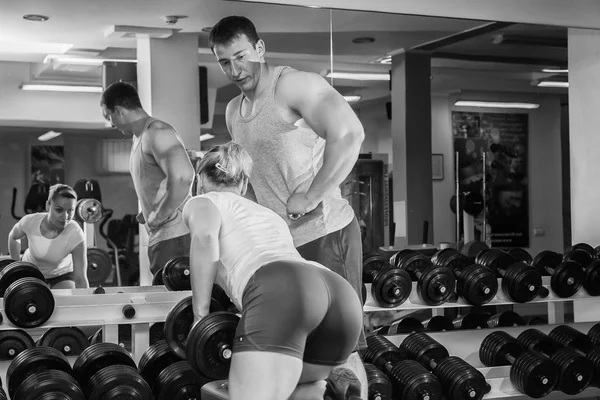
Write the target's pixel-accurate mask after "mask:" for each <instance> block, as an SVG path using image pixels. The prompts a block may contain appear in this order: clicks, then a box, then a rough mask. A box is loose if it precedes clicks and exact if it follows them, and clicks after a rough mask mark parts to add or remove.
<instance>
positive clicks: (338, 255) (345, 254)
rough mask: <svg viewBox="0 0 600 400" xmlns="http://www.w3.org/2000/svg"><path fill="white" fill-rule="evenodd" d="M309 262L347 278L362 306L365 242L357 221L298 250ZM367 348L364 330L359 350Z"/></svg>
mask: <svg viewBox="0 0 600 400" xmlns="http://www.w3.org/2000/svg"><path fill="white" fill-rule="evenodd" d="M298 252H299V253H300V255H301V256H302V257H304V258H305V259H307V260H311V261H316V262H318V263H319V264H322V265H324V266H326V267H327V268H329V269H330V270H332V271H333V272H336V273H337V274H339V275H341V276H342V277H344V278H345V279H346V280H347V281H348V282H350V284H351V285H352V287H353V288H354V290H355V291H356V294H357V296H358V298H359V299H360V301H361V304H362V239H361V235H360V227H359V225H358V221H357V220H356V217H354V219H353V220H352V222H350V223H349V224H348V225H347V226H346V227H344V228H342V229H340V230H339V231H336V232H332V233H330V234H328V235H325V236H323V237H321V238H319V239H316V240H313V241H312V242H308V243H306V244H304V245H302V246H300V247H298ZM366 348H367V341H366V337H365V331H364V327H363V329H362V332H361V334H360V337H359V338H358V346H357V348H356V350H362V349H366Z"/></svg>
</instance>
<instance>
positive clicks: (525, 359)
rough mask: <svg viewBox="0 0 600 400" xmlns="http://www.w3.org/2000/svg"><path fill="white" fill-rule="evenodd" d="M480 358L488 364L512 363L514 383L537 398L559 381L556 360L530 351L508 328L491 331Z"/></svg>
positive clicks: (482, 345)
mask: <svg viewBox="0 0 600 400" xmlns="http://www.w3.org/2000/svg"><path fill="white" fill-rule="evenodd" d="M479 359H480V360H481V362H482V364H483V365H485V366H486V367H497V366H502V365H512V366H511V368H510V380H511V382H512V384H513V385H514V386H515V388H516V389H517V390H518V391H520V392H521V393H524V394H526V395H528V396H530V397H533V398H535V399H539V398H541V397H544V396H547V395H548V394H549V393H550V392H551V391H552V390H554V388H555V387H556V384H557V382H558V367H557V366H556V364H554V363H553V362H552V361H550V360H548V359H547V358H545V357H543V356H541V355H539V354H537V353H535V352H532V351H526V350H525V348H524V347H523V345H522V344H521V342H519V341H518V340H517V339H515V338H514V337H512V336H511V335H509V334H508V333H506V332H502V331H495V332H492V333H490V334H489V335H487V336H486V337H485V338H484V339H483V341H482V342H481V347H479Z"/></svg>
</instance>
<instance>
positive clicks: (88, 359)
mask: <svg viewBox="0 0 600 400" xmlns="http://www.w3.org/2000/svg"><path fill="white" fill-rule="evenodd" d="M115 365H123V366H128V367H132V368H136V365H135V362H134V361H133V358H131V355H130V354H129V353H128V352H127V350H125V349H124V348H122V347H121V346H119V345H118V344H116V343H96V344H92V345H90V346H89V347H88V348H87V349H85V350H84V351H82V352H81V354H80V355H79V357H77V359H76V360H75V363H74V364H73V376H74V377H75V379H77V382H79V384H80V385H81V387H82V388H83V390H84V391H86V395H87V390H88V389H87V387H88V382H89V381H90V380H91V379H92V377H93V376H95V375H96V374H97V373H98V372H99V371H100V370H102V369H103V368H106V367H109V366H115ZM136 372H137V370H136ZM150 398H151V397H148V398H147V399H150Z"/></svg>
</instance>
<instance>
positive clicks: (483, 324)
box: [452, 312, 490, 329]
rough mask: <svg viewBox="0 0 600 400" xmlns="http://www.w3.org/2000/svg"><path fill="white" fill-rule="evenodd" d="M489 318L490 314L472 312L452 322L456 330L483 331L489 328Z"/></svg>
mask: <svg viewBox="0 0 600 400" xmlns="http://www.w3.org/2000/svg"><path fill="white" fill-rule="evenodd" d="M489 318H490V315H489V314H485V313H474V312H470V313H468V314H464V315H459V316H458V317H456V318H455V319H454V321H452V324H453V325H454V327H455V328H456V329H483V328H487V320H488V319H489Z"/></svg>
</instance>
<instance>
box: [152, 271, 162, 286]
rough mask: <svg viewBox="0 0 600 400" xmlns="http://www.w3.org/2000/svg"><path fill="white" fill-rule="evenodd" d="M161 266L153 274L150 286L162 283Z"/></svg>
mask: <svg viewBox="0 0 600 400" xmlns="http://www.w3.org/2000/svg"><path fill="white" fill-rule="evenodd" d="M163 269H164V267H163V268H161V269H159V270H158V271H156V273H155V274H154V276H153V277H152V286H161V285H164V282H163V276H162V274H163Z"/></svg>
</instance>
